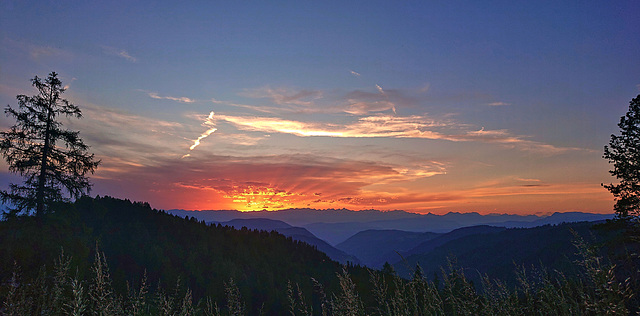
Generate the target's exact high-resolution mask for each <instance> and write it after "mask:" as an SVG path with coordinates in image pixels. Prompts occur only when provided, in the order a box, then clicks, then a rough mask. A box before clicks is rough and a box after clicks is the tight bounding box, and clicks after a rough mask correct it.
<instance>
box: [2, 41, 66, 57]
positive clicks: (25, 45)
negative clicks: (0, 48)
mask: <svg viewBox="0 0 640 316" xmlns="http://www.w3.org/2000/svg"><path fill="white" fill-rule="evenodd" d="M2 45H4V46H5V47H8V48H12V49H16V50H19V51H23V52H25V53H27V55H28V56H29V57H31V58H32V59H34V60H41V59H42V58H46V57H57V58H61V57H62V58H71V57H72V55H73V54H72V53H71V52H70V51H68V50H65V49H62V48H59V47H54V46H50V45H39V44H34V43H31V42H27V41H22V40H14V39H12V38H9V37H6V36H5V37H3V38H2Z"/></svg>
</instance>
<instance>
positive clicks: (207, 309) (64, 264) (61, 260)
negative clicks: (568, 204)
mask: <svg viewBox="0 0 640 316" xmlns="http://www.w3.org/2000/svg"><path fill="white" fill-rule="evenodd" d="M575 240H576V241H575V245H576V248H577V249H578V253H579V255H580V260H579V261H578V262H577V264H578V265H580V266H581V268H582V276H581V277H579V278H572V279H568V278H566V277H564V276H563V275H562V274H561V273H559V272H553V273H550V272H548V271H547V270H546V269H544V268H540V267H538V268H534V267H530V268H528V267H524V266H520V267H517V269H516V272H515V273H516V275H517V280H518V283H517V285H516V286H515V287H508V286H507V285H505V284H504V283H502V282H501V281H499V280H495V279H491V278H489V277H488V276H486V275H484V276H482V281H481V284H479V285H478V286H476V285H474V284H473V283H472V282H471V281H469V280H468V279H467V277H466V276H465V273H464V270H463V269H462V268H460V267H458V266H457V264H456V263H455V261H450V262H449V264H448V266H447V267H445V268H443V269H442V273H441V274H442V275H441V279H440V280H436V281H430V280H427V279H426V278H425V277H424V275H423V271H422V269H421V268H420V266H417V267H416V268H415V270H414V274H413V277H412V278H411V279H410V280H406V279H403V278H401V277H399V276H398V275H397V274H396V273H394V272H392V273H383V272H380V271H373V270H370V271H369V283H368V284H367V286H368V288H369V291H370V293H365V294H367V295H368V296H369V297H372V298H373V300H372V301H373V302H374V303H372V304H368V305H366V306H365V304H364V303H363V299H362V297H361V295H360V293H358V291H357V287H356V283H355V282H354V281H353V279H352V277H351V276H350V275H349V272H348V270H347V269H346V268H344V269H343V270H342V271H341V272H340V273H338V274H337V275H336V277H337V279H338V283H339V290H338V291H337V292H336V293H330V294H329V295H327V294H325V291H324V287H323V286H322V284H320V283H319V282H317V281H316V280H311V281H312V282H314V288H315V293H314V294H313V295H315V298H316V301H319V302H320V303H319V305H318V304H317V305H316V307H318V306H319V308H318V309H317V310H314V309H313V306H314V305H313V304H312V303H310V301H309V300H308V296H305V293H302V290H301V288H300V286H299V285H298V284H292V283H291V282H289V283H288V286H287V297H288V303H289V304H288V310H284V311H282V314H289V315H348V316H355V315H394V316H395V315H627V314H628V313H629V309H628V306H627V304H628V302H629V301H630V299H631V297H632V296H633V295H634V294H636V295H637V293H633V292H632V290H631V287H630V286H629V284H630V281H629V280H628V279H627V280H622V281H620V280H618V279H617V278H616V274H615V266H614V265H611V264H607V263H605V262H604V261H603V260H602V258H601V257H599V256H598V255H597V252H596V251H595V250H594V249H593V248H592V247H590V246H589V245H588V244H587V243H585V242H584V240H582V239H581V238H580V237H579V236H576V239H575ZM90 270H91V271H90V273H89V277H87V278H86V279H83V278H80V277H79V276H80V275H81V273H80V272H79V271H78V270H77V269H76V270H75V271H74V270H73V267H72V266H71V257H69V256H67V255H65V253H64V252H63V251H61V253H60V256H59V257H58V258H57V259H56V260H55V262H54V267H53V269H52V272H51V275H48V274H47V273H46V271H47V269H46V268H45V267H42V269H41V270H40V273H39V274H38V276H37V277H36V279H34V280H23V279H22V278H21V273H20V268H19V266H18V265H17V264H16V265H15V267H14V272H13V274H12V275H11V277H10V278H9V279H8V280H3V283H2V285H1V289H2V292H1V293H3V295H4V297H3V299H2V306H1V307H0V314H2V315H216V316H219V315H247V309H246V305H245V303H244V301H243V299H242V297H241V295H240V290H239V288H238V286H237V285H236V283H235V282H234V280H233V279H229V280H228V281H226V282H224V285H225V293H226V306H223V308H219V307H218V304H217V303H216V301H215V300H213V299H212V298H203V299H201V300H199V301H198V302H194V300H193V296H192V293H191V291H190V290H189V289H188V288H184V289H183V288H182V283H181V282H180V280H178V282H177V283H176V285H175V286H174V287H173V288H172V289H171V290H169V291H166V290H165V289H164V288H163V287H162V286H161V285H160V283H158V285H157V287H156V289H155V290H153V291H151V290H150V287H149V284H148V281H147V276H146V273H145V274H143V276H142V277H141V279H140V281H139V285H138V286H137V287H135V286H131V285H130V284H127V290H126V293H116V291H114V288H113V286H112V283H111V276H110V272H109V268H108V266H107V260H106V258H105V256H104V254H103V253H101V252H100V251H96V255H95V257H94V262H93V265H92V267H91V269H90ZM72 271H73V273H72Z"/></svg>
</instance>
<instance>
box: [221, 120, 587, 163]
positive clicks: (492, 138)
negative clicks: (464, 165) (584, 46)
mask: <svg viewBox="0 0 640 316" xmlns="http://www.w3.org/2000/svg"><path fill="white" fill-rule="evenodd" d="M213 121H215V122H227V123H230V124H232V125H233V126H235V127H236V128H237V129H239V130H244V131H254V132H263V133H281V134H291V135H296V136H300V137H340V138H346V137H349V138H372V137H385V138H416V139H431V140H446V141H453V142H478V143H495V144H500V145H503V146H507V147H512V148H517V149H520V150H525V151H532V152H538V153H543V154H558V153H562V152H566V151H569V150H579V149H578V148H567V147H556V146H553V145H550V144H544V143H540V142H536V141H531V140H527V139H526V138H525V137H524V136H519V135H513V134H511V133H509V132H508V131H507V130H485V129H484V128H482V129H480V130H477V131H468V130H467V131H465V130H462V128H463V127H464V126H462V125H456V124H455V123H453V122H446V121H441V122H439V121H436V120H434V119H431V118H428V117H426V116H419V115H413V116H390V115H377V116H367V117H361V118H358V120H357V121H355V122H351V123H347V124H335V123H320V122H302V121H292V120H285V119H280V118H273V117H257V116H231V115H215V116H214V117H213Z"/></svg>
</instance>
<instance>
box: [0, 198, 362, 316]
mask: <svg viewBox="0 0 640 316" xmlns="http://www.w3.org/2000/svg"><path fill="white" fill-rule="evenodd" d="M0 240H1V241H2V242H1V244H2V250H1V251H0V280H2V281H3V282H8V280H9V278H10V277H11V275H12V273H13V272H14V269H15V267H14V263H15V264H17V266H19V270H20V271H21V274H22V277H23V278H25V279H30V278H35V277H36V276H37V274H38V272H39V271H40V269H41V267H43V265H47V268H48V269H49V271H51V269H52V265H53V263H54V262H55V259H56V258H58V257H59V256H60V253H61V250H64V253H65V254H66V255H69V256H71V257H72V261H71V266H72V267H74V271H72V272H74V273H75V268H77V271H78V273H79V274H80V275H79V277H80V278H89V277H90V271H91V270H90V267H91V265H92V264H93V261H94V257H95V252H96V249H99V251H100V252H104V255H105V257H106V261H107V264H108V267H109V268H110V271H111V278H112V279H113V286H114V288H115V289H116V290H117V292H119V293H125V292H126V285H127V282H129V283H130V284H137V283H139V282H140V280H141V278H142V277H143V275H144V274H145V273H146V275H147V277H148V283H149V284H152V286H153V287H155V286H156V284H157V283H158V282H160V283H161V286H163V287H165V288H173V287H174V285H175V284H176V282H181V283H182V284H181V286H182V288H183V289H184V288H186V287H188V288H189V289H190V290H191V291H192V292H193V297H194V299H195V300H196V301H197V300H198V299H200V298H202V297H205V296H206V297H210V298H214V299H216V300H219V302H218V304H220V305H224V304H223V301H224V299H225V297H226V293H225V282H229V280H230V279H233V280H234V282H235V284H236V285H237V286H238V288H239V289H240V294H241V297H242V299H243V300H244V301H246V302H249V304H250V305H249V306H247V308H248V310H249V311H254V312H256V311H258V310H259V309H262V310H263V311H264V312H268V311H274V310H284V309H285V308H286V307H285V305H286V304H287V301H286V299H287V283H288V281H290V282H291V283H292V284H294V285H295V284H299V285H300V287H301V290H302V291H303V292H305V293H312V291H313V284H312V281H311V278H312V277H313V278H315V279H316V280H318V281H319V282H320V283H321V284H323V285H326V286H327V287H328V288H327V290H329V289H331V288H334V289H335V288H337V279H336V273H337V272H339V271H341V270H340V269H341V268H340V266H339V265H338V264H337V263H336V262H333V261H331V260H330V259H329V258H328V257H327V256H326V255H325V254H324V253H322V252H320V251H317V250H316V249H315V248H314V247H312V246H309V245H308V244H305V243H301V242H297V241H293V240H291V239H290V238H287V237H284V236H283V235H280V234H278V233H275V232H271V233H270V232H264V231H260V232H259V231H251V230H247V229H241V230H236V229H234V228H231V227H225V226H221V225H217V226H210V225H206V224H205V223H204V222H198V221H196V220H195V219H193V218H191V219H187V220H185V219H184V218H180V217H176V216H173V215H168V214H166V213H164V212H162V211H158V210H154V209H152V208H151V207H150V206H149V205H148V204H146V203H138V202H136V203H132V202H130V201H126V200H118V199H114V198H110V197H102V198H100V197H98V198H96V199H92V198H82V199H79V200H78V201H77V202H76V203H74V204H64V205H59V206H58V207H57V209H56V211H55V212H54V213H51V214H47V215H46V216H44V217H42V218H41V219H39V218H36V217H18V218H13V219H10V220H7V221H2V222H0ZM145 271H146V272H145ZM356 274H357V273H356ZM2 294H6V293H2Z"/></svg>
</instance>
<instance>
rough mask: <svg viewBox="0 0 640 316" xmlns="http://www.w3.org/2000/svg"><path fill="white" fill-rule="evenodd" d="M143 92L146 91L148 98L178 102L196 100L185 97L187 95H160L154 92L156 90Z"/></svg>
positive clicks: (192, 101) (193, 101)
mask: <svg viewBox="0 0 640 316" xmlns="http://www.w3.org/2000/svg"><path fill="white" fill-rule="evenodd" d="M140 91H142V90H140ZM143 92H146V93H147V95H148V96H149V97H150V98H153V99H158V100H171V101H176V102H180V103H195V102H196V100H194V99H191V98H187V97H171V96H164V97H162V96H159V95H158V93H156V92H148V91H143Z"/></svg>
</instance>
